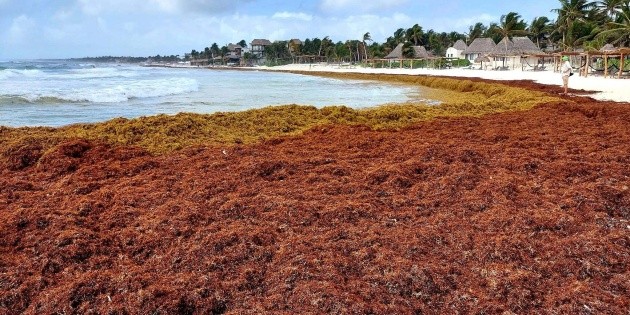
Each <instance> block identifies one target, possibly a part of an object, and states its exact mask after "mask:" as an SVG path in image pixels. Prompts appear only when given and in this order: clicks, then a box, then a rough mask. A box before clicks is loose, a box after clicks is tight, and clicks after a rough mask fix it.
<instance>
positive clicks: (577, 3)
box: [551, 0, 595, 50]
mask: <svg viewBox="0 0 630 315" xmlns="http://www.w3.org/2000/svg"><path fill="white" fill-rule="evenodd" d="M559 1H560V8H558V9H553V10H551V12H557V13H558V24H559V25H558V26H562V29H563V30H564V32H563V33H562V44H563V45H564V47H565V48H566V49H569V50H570V49H572V46H573V43H574V42H575V38H573V26H574V25H573V24H574V23H575V22H576V21H584V17H585V15H586V13H587V11H588V10H589V9H591V8H593V7H594V6H595V3H594V2H588V1H587V0H559ZM567 42H569V43H571V44H570V45H569V44H568V43H567Z"/></svg>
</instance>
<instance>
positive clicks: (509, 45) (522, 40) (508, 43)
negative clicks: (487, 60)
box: [490, 37, 542, 70]
mask: <svg viewBox="0 0 630 315" xmlns="http://www.w3.org/2000/svg"><path fill="white" fill-rule="evenodd" d="M541 54H542V50H540V48H538V47H537V46H536V44H534V42H532V41H531V40H530V39H529V38H527V37H514V38H512V39H509V38H508V37H504V38H503V39H502V40H501V42H499V43H498V44H497V45H496V46H495V47H494V49H493V50H492V52H491V53H490V56H492V57H493V58H494V69H505V70H507V69H515V68H517V67H522V68H525V67H527V66H529V67H532V68H533V67H534V66H535V65H536V64H537V63H538V57H537V56H539V55H541Z"/></svg>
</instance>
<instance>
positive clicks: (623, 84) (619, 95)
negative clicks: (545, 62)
mask: <svg viewBox="0 0 630 315" xmlns="http://www.w3.org/2000/svg"><path fill="white" fill-rule="evenodd" d="M259 68H261V69H265V70H278V71H319V72H357V73H380V74H408V75H438V76H449V77H477V78H483V79H490V80H532V81H534V82H538V83H541V84H547V85H558V86H560V85H562V78H561V77H560V73H554V72H553V71H521V70H512V71H492V70H470V69H445V70H436V69H400V68H392V69H389V68H381V69H373V68H362V67H355V68H351V67H339V66H337V65H325V64H313V65H308V64H290V65H286V66H277V67H259ZM569 87H570V88H572V89H577V90H586V91H596V92H597V93H596V94H593V95H590V96H591V97H593V98H595V99H598V100H609V101H616V102H630V80H627V79H617V78H604V77H601V76H589V77H587V78H585V77H580V76H578V75H577V74H576V75H574V76H572V77H571V80H570V81H569Z"/></svg>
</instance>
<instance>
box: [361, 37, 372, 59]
mask: <svg viewBox="0 0 630 315" xmlns="http://www.w3.org/2000/svg"><path fill="white" fill-rule="evenodd" d="M371 41H372V36H370V32H367V33H365V34H363V51H364V52H365V59H368V53H367V43H366V42H371Z"/></svg>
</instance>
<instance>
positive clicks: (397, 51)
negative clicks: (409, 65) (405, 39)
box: [385, 43, 431, 59]
mask: <svg viewBox="0 0 630 315" xmlns="http://www.w3.org/2000/svg"><path fill="white" fill-rule="evenodd" d="M412 47H413V52H414V58H418V59H426V58H429V57H431V54H429V52H427V49H426V48H424V46H412ZM385 59H405V58H404V57H403V44H402V43H401V44H398V46H396V48H394V50H392V52H390V53H389V54H388V55H387V56H385Z"/></svg>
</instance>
